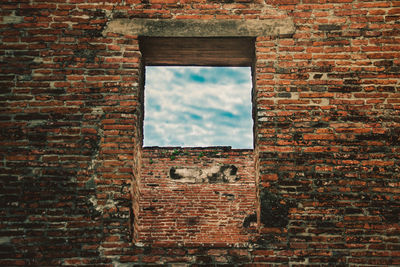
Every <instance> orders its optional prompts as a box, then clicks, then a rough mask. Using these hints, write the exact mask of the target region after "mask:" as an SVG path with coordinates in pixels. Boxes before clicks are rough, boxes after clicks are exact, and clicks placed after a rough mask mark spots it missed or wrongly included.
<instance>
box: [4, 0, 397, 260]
mask: <svg viewBox="0 0 400 267" xmlns="http://www.w3.org/2000/svg"><path fill="white" fill-rule="evenodd" d="M0 5H1V8H0V40H1V42H0V57H1V58H0V88H1V91H0V94H1V97H0V126H1V127H0V150H1V153H0V177H1V179H0V199H1V210H0V216H1V220H0V265H4V266H15V265H20V266H24V265H36V266H52V265H53V266H59V265H95V266H117V265H118V266H120V265H122V266H123V264H126V265H127V266H130V265H135V264H137V265H160V264H164V265H168V264H169V265H170V266H182V265H179V264H193V265H216V264H227V265H234V264H237V265H241V264H247V265H248V266H251V265H253V266H257V264H258V265H276V266H278V265H291V266H296V265H317V266H321V265H325V266H332V265H338V266H349V265H350V266H382V265H392V266H395V265H399V264H400V238H399V236H400V227H399V221H400V219H399V214H400V188H399V187H400V174H399V173H400V172H399V162H400V156H399V155H400V139H399V136H400V130H399V129H400V128H399V121H400V119H399V118H400V116H399V113H400V74H399V72H400V60H399V58H400V45H399V43H400V29H399V21H400V2H399V1H367V0H266V1H262V0H254V1H251V0H241V1H235V0H232V1H214V0H196V1H186V0H185V1H184V0H168V1H159V0H148V1H140V0H129V1H85V0H73V1H66V0H57V1H37V0H32V1H26V0H17V1H14V0H5V1H2V3H1V4H0ZM118 18H128V19H134V18H141V19H155V18H156V19H176V20H183V19H218V20H221V19H225V20H227V19H233V20H238V21H240V20H243V19H245V20H260V21H261V20H273V19H279V20H290V21H291V22H293V25H294V28H295V30H294V32H293V33H291V34H271V35H268V34H267V35H263V36H258V37H257V38H256V43H255V46H256V52H255V53H256V55H255V67H254V71H255V75H254V85H255V95H254V96H255V100H254V106H255V108H256V117H255V136H256V140H255V143H256V145H255V149H254V159H255V168H254V170H255V180H256V190H257V192H258V193H257V203H258V204H257V208H256V210H258V211H259V212H258V220H259V228H258V231H257V232H255V233H252V234H251V238H250V239H249V240H250V241H251V242H249V244H248V245H247V246H245V247H240V248H234V247H231V246H224V245H222V246H220V245H215V246H211V245H210V244H207V242H205V243H204V244H202V245H187V246H174V245H173V244H168V245H162V244H159V245H151V246H149V245H145V244H144V246H137V245H134V242H133V241H134V239H135V238H136V239H137V238H139V239H140V237H138V236H135V235H136V233H138V231H137V229H140V227H141V226H140V225H139V224H138V222H139V221H140V219H139V214H140V213H139V211H140V209H141V207H140V197H141V192H140V186H141V177H140V176H141V173H143V171H144V170H142V164H143V162H145V161H144V160H143V159H142V158H143V157H144V156H143V155H142V154H143V153H144V152H143V151H142V144H141V142H142V141H141V140H142V138H141V118H142V114H141V112H142V107H141V99H142V94H141V92H142V81H141V79H142V62H141V54H140V51H139V46H138V38H139V36H137V35H132V34H121V33H117V32H105V31H103V30H104V29H106V28H107V25H108V24H109V23H110V21H112V20H114V19H118ZM156 161H157V160H156V159H154V162H156ZM143 166H144V165H143ZM139 233H140V232H139ZM183 266H185V265H183Z"/></svg>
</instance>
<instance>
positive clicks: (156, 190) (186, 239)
mask: <svg viewBox="0 0 400 267" xmlns="http://www.w3.org/2000/svg"><path fill="white" fill-rule="evenodd" d="M140 188H141V196H142V197H141V201H140V203H139V207H140V210H139V212H138V214H139V215H138V217H139V218H138V229H136V231H137V232H138V236H139V237H138V238H137V241H138V242H142V243H144V244H148V245H152V244H156V245H158V244H160V245H165V244H168V245H170V244H175V245H177V244H178V245H184V246H195V245H219V246H221V245H224V246H229V245H235V244H240V245H241V246H244V245H245V244H247V242H248V241H249V239H250V238H251V236H252V235H251V232H254V229H253V231H251V229H250V228H249V226H250V225H247V227H245V226H243V225H244V224H245V220H246V218H247V217H249V216H251V214H255V213H256V205H255V204H256V189H255V177H254V159H253V155H252V152H251V151H248V150H230V149H228V150H227V149H224V148H219V147H214V148H210V149H204V148H203V149H191V148H186V149H177V148H175V149H174V148H171V149H167V148H163V149H161V148H146V149H145V150H144V151H143V167H142V175H141V187H140Z"/></svg>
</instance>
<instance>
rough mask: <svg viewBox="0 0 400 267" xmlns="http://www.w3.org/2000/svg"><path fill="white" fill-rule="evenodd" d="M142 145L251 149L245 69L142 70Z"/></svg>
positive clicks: (247, 71)
mask: <svg viewBox="0 0 400 267" xmlns="http://www.w3.org/2000/svg"><path fill="white" fill-rule="evenodd" d="M145 79H146V80H145V90H144V91H145V103H144V106H145V112H144V146H162V147H165V146H182V147H205V146H231V147H233V148H239V149H242V148H253V120H252V101H251V90H252V78H251V68H250V67H193V66H192V67H188V66H146V75H145Z"/></svg>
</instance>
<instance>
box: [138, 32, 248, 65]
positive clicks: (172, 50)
mask: <svg viewBox="0 0 400 267" xmlns="http://www.w3.org/2000/svg"><path fill="white" fill-rule="evenodd" d="M140 50H141V52H142V55H143V59H144V62H145V64H146V65H148V66H155V65H158V66H163V65H165V66H168V65H182V66H252V63H253V59H254V38H232V37H224V38H207V37H204V38H203V37H200V38H191V37H189V38H186V37H178V38H169V37H142V38H141V39H140Z"/></svg>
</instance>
